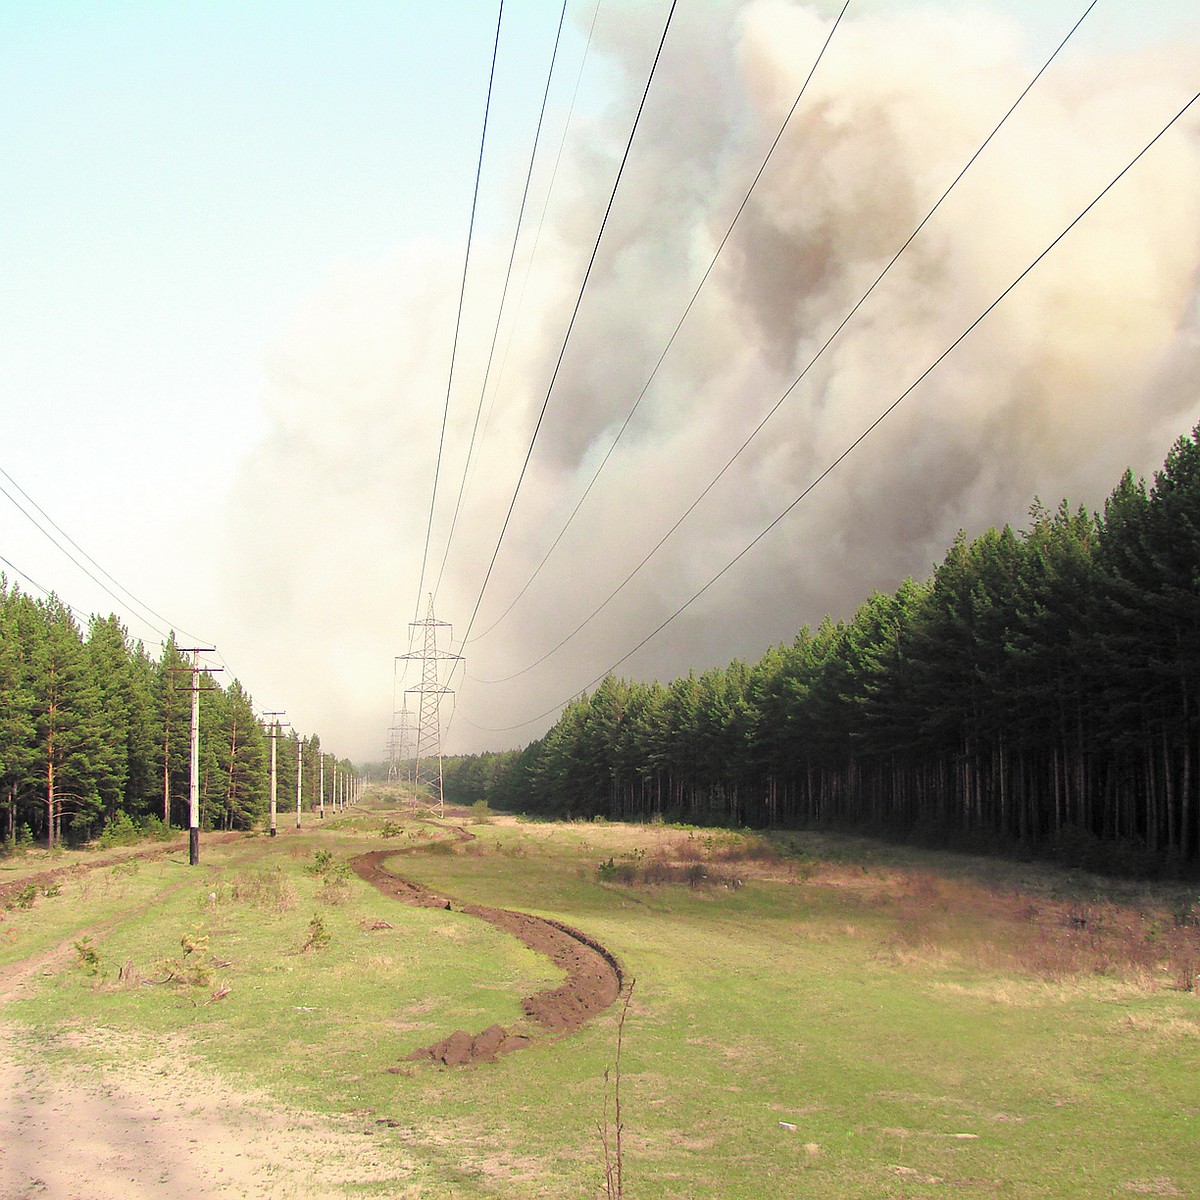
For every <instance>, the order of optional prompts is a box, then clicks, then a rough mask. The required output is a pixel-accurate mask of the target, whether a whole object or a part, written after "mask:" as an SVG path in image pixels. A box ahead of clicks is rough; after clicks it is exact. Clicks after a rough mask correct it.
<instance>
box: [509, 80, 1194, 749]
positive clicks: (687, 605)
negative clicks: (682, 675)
mask: <svg viewBox="0 0 1200 1200" xmlns="http://www.w3.org/2000/svg"><path fill="white" fill-rule="evenodd" d="M1197 100H1200V92H1197V93H1196V94H1195V95H1193V96H1192V98H1191V99H1190V100H1188V102H1187V103H1186V104H1185V105H1184V106H1183V107H1182V108H1181V109H1180V110H1179V111H1178V112H1177V113H1176V114H1175V115H1174V116H1173V117H1171V119H1170V120H1169V121H1167V123H1166V124H1165V125H1164V126H1163V127H1162V128H1161V129H1160V130H1159V131H1158V132H1157V133H1156V134H1155V135H1154V136H1153V137H1152V138H1151V139H1150V140H1149V141H1148V142H1147V143H1146V144H1145V146H1143V147H1142V149H1141V150H1139V151H1138V152H1137V154H1135V155H1134V157H1133V158H1132V159H1130V161H1129V162H1128V163H1126V165H1125V166H1124V167H1122V168H1121V170H1120V171H1119V172H1118V173H1117V174H1116V175H1115V176H1114V177H1113V178H1112V179H1111V180H1110V181H1109V183H1108V184H1106V185H1105V187H1104V188H1103V189H1102V190H1101V191H1100V192H1099V193H1098V194H1097V195H1096V196H1095V197H1094V199H1092V200H1091V201H1090V202H1089V203H1088V205H1087V206H1086V207H1085V208H1084V209H1083V210H1082V211H1081V212H1080V213H1079V214H1078V215H1077V216H1076V217H1074V218H1073V219H1072V220H1071V222H1070V223H1069V224H1068V225H1067V226H1066V228H1064V229H1063V230H1062V232H1061V233H1059V234H1058V236H1057V237H1056V238H1055V239H1054V240H1053V241H1052V242H1051V243H1050V244H1049V245H1048V246H1047V247H1046V248H1045V249H1044V250H1042V251H1041V253H1040V254H1038V255H1037V257H1036V258H1034V260H1033V261H1032V262H1031V263H1030V264H1029V265H1028V266H1027V267H1026V268H1025V269H1024V270H1023V271H1022V272H1021V273H1020V274H1019V275H1018V276H1017V277H1016V278H1015V279H1014V280H1013V281H1012V282H1011V283H1010V284H1008V286H1007V287H1005V288H1004V290H1003V291H1001V292H1000V294H999V295H998V296H997V297H996V298H995V299H994V300H993V301H992V302H991V303H990V304H988V305H987V307H986V308H984V309H983V311H982V312H981V313H980V314H979V315H978V316H977V317H976V318H975V319H974V320H973V321H972V322H971V323H970V324H969V325H968V326H967V327H966V328H965V329H964V330H963V331H962V333H960V334H959V335H958V336H957V337H956V338H955V339H954V341H952V342H951V343H950V345H949V346H947V347H946V349H945V350H943V351H942V352H941V354H939V355H938V356H937V358H935V359H934V360H933V362H932V363H930V365H929V366H928V367H926V368H925V370H924V371H922V372H921V374H920V375H918V376H917V378H916V379H915V380H913V382H912V383H911V384H909V386H908V387H907V388H905V389H904V391H903V392H901V393H900V395H899V396H897V397H896V399H895V400H893V401H892V402H891V404H889V405H888V406H887V407H886V408H885V409H884V410H883V411H882V412H881V413H880V414H879V415H878V416H877V417H876V418H875V419H874V420H873V421H872V422H871V423H870V424H869V425H868V426H867V427H866V428H865V429H864V430H863V431H862V433H860V434H859V435H858V436H857V437H856V438H855V439H854V440H853V441H852V442H851V443H850V444H849V445H848V446H847V447H846V448H845V449H844V450H843V451H842V452H841V453H840V454H838V455H837V457H836V458H834V459H833V461H832V462H830V463H829V465H828V466H826V467H825V468H824V469H823V470H822V471H821V472H820V473H819V474H818V475H816V476H815V477H814V478H813V479H812V480H811V481H810V482H809V483H808V485H807V486H806V487H805V488H804V489H803V490H802V491H801V492H800V493H799V495H797V496H796V497H795V498H794V499H793V500H792V501H791V502H790V503H789V504H788V505H787V506H786V507H785V508H784V509H783V510H782V511H781V512H780V513H779V514H778V515H777V516H776V517H775V518H774V519H773V520H772V521H771V522H770V523H769V524H768V525H767V526H766V527H765V528H764V529H762V530H761V531H760V532H759V533H758V534H757V535H756V536H755V537H754V538H753V539H752V540H751V541H750V542H748V543H747V544H746V545H745V546H744V547H743V548H742V549H741V550H740V551H739V552H738V553H737V554H736V555H734V557H733V558H731V559H730V560H729V561H728V562H727V563H726V564H725V565H724V566H723V567H722V568H721V569H720V570H719V571H718V572H717V573H716V574H715V575H713V576H712V577H711V578H710V579H709V580H708V582H707V583H705V584H704V586H703V587H701V588H699V589H698V590H697V591H695V592H693V593H692V595H691V596H690V597H689V598H688V599H687V600H685V601H684V602H683V603H682V604H681V605H680V606H679V607H678V608H677V609H675V611H674V612H673V613H671V615H670V616H669V617H667V618H666V619H665V620H663V621H661V622H660V623H659V624H658V625H656V626H655V627H654V629H652V630H651V631H650V632H649V633H648V634H646V636H645V637H643V638H642V640H641V641H640V642H638V643H637V645H635V646H634V647H633V648H632V649H630V650H628V651H626V653H625V654H623V655H622V656H621V657H620V658H618V659H617V660H616V661H615V662H614V663H611V664H610V665H609V666H608V667H607V668H606V669H605V670H604V671H602V672H601V673H600V674H599V675H597V676H596V677H595V678H594V679H592V680H591V681H590V682H589V683H587V684H585V685H584V687H583V688H582V689H581V690H580V691H576V692H573V693H572V694H571V695H570V696H568V697H567V698H566V699H564V700H561V701H559V703H558V704H555V705H554V706H552V707H551V708H548V709H546V710H545V711H544V712H541V713H539V714H538V715H537V716H535V717H530V718H529V720H527V721H522V722H520V723H519V724H517V725H508V726H504V727H502V728H499V729H491V730H489V732H492V733H505V732H509V731H511V730H515V729H522V728H524V727H525V726H527V725H532V724H534V723H535V722H537V721H541V720H543V719H544V718H546V717H548V716H551V715H552V714H553V713H555V712H557V711H558V710H560V709H561V708H562V707H563V706H564V705H566V704H568V703H570V701H571V700H572V699H574V698H575V697H576V696H578V695H580V694H582V693H583V692H587V691H589V690H590V689H591V688H593V687H595V686H596V684H598V683H599V682H600V681H601V680H603V679H605V678H606V677H607V676H608V675H611V674H612V672H613V671H615V670H616V669H617V668H618V667H620V666H621V665H623V664H624V663H626V662H628V660H629V659H631V658H632V657H633V656H634V655H635V654H636V653H637V652H638V651H639V650H641V649H642V647H643V646H645V645H647V644H648V643H649V642H651V641H652V640H653V639H654V638H656V637H657V636H658V635H659V634H660V633H662V631H663V630H664V629H666V628H667V626H669V625H670V624H671V623H672V622H673V621H675V620H676V619H677V618H678V617H680V616H682V615H683V613H685V612H686V611H687V610H688V609H689V608H690V607H691V606H692V605H693V604H694V603H695V602H696V601H697V600H699V599H700V597H701V596H703V595H704V594H705V593H706V592H707V591H708V590H709V589H710V588H711V587H712V586H713V585H714V584H715V583H717V581H718V580H720V579H721V578H723V577H724V576H725V575H726V574H727V573H728V572H729V571H730V570H732V568H733V567H734V566H736V565H737V564H738V563H739V562H740V561H741V560H742V559H743V558H745V556H746V555H747V554H749V553H750V551H751V550H753V549H754V547H755V546H757V545H758V543H759V542H761V541H762V540H763V538H765V537H766V536H767V535H768V534H769V533H770V532H771V531H772V530H773V529H775V528H776V526H778V525H779V524H780V522H782V521H783V520H784V518H785V517H787V516H788V515H789V514H790V513H791V512H792V511H793V510H794V509H795V508H796V507H797V506H798V505H799V504H800V503H801V502H802V501H803V500H805V499H806V498H807V497H808V496H809V494H810V493H811V492H812V491H813V490H814V489H815V488H816V487H817V486H818V485H819V484H820V483H821V482H822V481H823V480H825V479H826V478H827V477H828V476H829V475H830V474H832V473H833V471H834V470H835V469H836V468H837V467H838V466H839V465H840V464H841V463H842V462H844V461H845V460H846V459H847V458H848V457H849V456H850V454H851V453H853V451H854V450H855V449H857V447H858V446H860V445H861V444H862V443H863V442H864V441H865V440H866V439H867V438H868V437H869V436H870V435H871V434H872V433H873V432H874V431H875V430H876V429H877V428H878V427H879V426H880V425H881V424H882V423H883V422H884V421H885V420H886V419H887V418H888V417H889V416H890V415H891V414H892V413H893V412H895V411H896V409H897V408H899V407H900V405H901V404H902V403H903V402H904V401H905V400H906V399H907V398H908V397H909V396H910V395H911V394H912V393H913V392H914V391H915V390H916V389H917V388H918V387H919V386H920V385H921V384H922V383H923V382H924V381H925V380H926V379H927V378H928V377H929V376H930V375H931V374H933V372H934V371H935V370H936V369H937V368H938V366H940V365H941V363H943V362H944V361H945V360H946V359H947V358H948V357H949V356H950V355H951V354H952V353H953V352H954V351H955V350H956V349H957V348H958V347H959V346H960V345H961V344H962V342H964V341H965V340H966V339H967V337H969V336H970V334H971V333H973V332H974V330H975V329H976V328H977V327H978V326H979V325H980V324H981V323H982V322H983V321H984V320H985V319H986V318H987V317H988V316H989V315H990V314H991V313H992V312H993V311H994V310H995V309H996V308H997V307H998V306H999V305H1000V304H1001V303H1002V302H1003V301H1004V299H1005V298H1006V297H1007V296H1008V295H1009V294H1010V293H1011V292H1012V291H1013V290H1014V289H1015V288H1016V287H1018V286H1019V285H1020V284H1021V282H1022V281H1023V280H1024V279H1025V278H1026V276H1028V275H1029V274H1030V273H1031V272H1032V271H1033V270H1034V269H1035V268H1036V267H1037V266H1038V264H1039V263H1041V262H1042V260H1043V259H1044V258H1046V257H1047V255H1049V254H1050V253H1051V252H1052V251H1053V250H1054V249H1055V247H1056V246H1058V244H1059V243H1060V242H1061V241H1062V240H1063V239H1064V238H1065V237H1066V236H1067V235H1068V234H1069V233H1070V232H1071V231H1072V230H1073V229H1074V228H1075V227H1076V226H1077V225H1078V224H1079V223H1080V222H1081V221H1082V220H1083V219H1084V218H1085V217H1086V216H1087V215H1088V213H1090V212H1091V211H1092V209H1094V208H1095V207H1096V205H1097V204H1099V203H1100V201H1101V200H1103V199H1104V197H1105V196H1106V195H1108V193H1109V192H1110V191H1112V189H1113V188H1114V187H1116V185H1117V184H1118V183H1119V182H1120V181H1121V180H1122V179H1123V178H1124V177H1125V176H1126V175H1127V174H1128V173H1129V172H1130V171H1131V170H1132V169H1133V168H1134V166H1136V165H1137V163H1138V162H1140V161H1141V159H1142V158H1143V157H1144V156H1145V155H1146V154H1147V153H1149V151H1150V150H1151V149H1152V148H1153V147H1154V146H1155V144H1156V143H1157V142H1158V141H1159V140H1160V139H1161V138H1163V137H1164V136H1165V135H1166V134H1167V132H1168V131H1169V130H1170V129H1171V128H1172V127H1173V126H1174V125H1175V124H1176V123H1177V122H1178V121H1179V120H1180V119H1181V118H1182V117H1183V116H1184V114H1185V113H1186V112H1187V111H1188V110H1189V109H1190V108H1191V107H1192V106H1193V105H1194V104H1195V103H1196V101H1197Z"/></svg>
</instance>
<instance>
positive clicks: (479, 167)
mask: <svg viewBox="0 0 1200 1200" xmlns="http://www.w3.org/2000/svg"><path fill="white" fill-rule="evenodd" d="M503 21H504V0H500V10H499V13H498V15H497V17H496V41H495V44H494V45H493V47H492V69H491V73H490V74H489V75H488V88H487V101H486V103H485V104H484V108H483V132H482V133H481V135H480V138H479V159H478V162H477V163H476V165H475V191H474V194H473V195H472V197H471V219H470V221H469V223H468V225H467V250H466V254H465V255H464V257H463V269H462V284H461V286H460V288H459V293H458V315H457V317H456V318H455V321H454V341H453V344H452V346H451V350H450V370H449V372H448V375H447V378H446V403H445V405H444V407H443V408H442V429H441V433H440V435H439V437H438V452H437V461H436V462H435V464H434V469H433V489H432V493H431V495H430V497H429V521H428V523H427V525H426V528H425V549H424V551H423V552H422V554H421V577H420V583H419V585H418V587H417V610H416V611H417V616H418V617H419V616H420V611H421V609H420V605H421V595H422V593H423V592H424V590H425V568H426V566H427V564H428V561H429V543H430V540H431V539H432V537H433V514H434V512H435V510H436V508H437V493H438V480H439V478H440V476H441V472H442V452H443V450H444V449H445V445H446V424H447V421H448V419H449V416H450V391H451V388H452V386H453V384H454V362H455V358H456V357H457V354H458V338H459V333H460V331H461V329H462V314H463V303H464V300H465V298H466V294H467V269H468V267H469V266H470V262H471V242H472V240H473V238H474V235H475V212H476V209H477V208H478V205H479V180H480V178H481V176H482V175H483V151H484V147H485V146H486V145H487V127H488V116H489V114H490V113H491V110H492V85H493V84H494V83H495V81H496V59H497V58H498V56H499V53H500V26H501V24H502V23H503Z"/></svg>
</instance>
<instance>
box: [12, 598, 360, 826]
mask: <svg viewBox="0 0 1200 1200" xmlns="http://www.w3.org/2000/svg"><path fill="white" fill-rule="evenodd" d="M191 682H192V679H191V673H190V663H189V662H188V660H187V659H186V658H185V657H184V656H183V655H182V654H180V652H179V650H178V649H177V648H176V644H175V642H174V639H173V638H172V639H171V640H169V641H168V643H167V645H166V646H165V647H164V649H163V651H162V654H161V656H160V658H159V659H158V660H157V661H154V660H152V659H151V658H150V657H149V656H148V655H147V653H146V652H145V650H144V648H143V647H142V645H141V644H140V643H136V644H135V643H133V642H131V641H130V639H129V636H128V634H127V633H126V631H125V628H124V627H123V626H122V624H121V622H120V621H119V620H118V619H117V618H116V617H115V616H109V617H106V618H103V619H102V618H100V617H93V618H92V619H91V621H90V623H89V625H88V629H87V632H86V634H85V633H84V632H83V631H82V630H81V629H80V627H79V625H78V624H77V623H76V621H75V619H74V617H73V616H72V614H71V612H70V610H69V609H68V608H67V607H66V605H64V604H63V603H62V601H60V600H58V599H57V598H56V597H55V596H53V595H52V596H50V597H49V598H48V599H46V600H35V599H33V598H32V597H30V596H29V595H27V594H25V593H23V592H21V591H20V590H19V589H18V588H15V587H12V588H10V587H9V585H8V583H7V581H6V580H5V578H4V576H3V575H0V837H3V840H4V841H5V842H6V843H8V844H9V845H12V844H13V843H14V842H17V841H21V840H24V839H28V838H36V839H38V840H42V841H45V842H47V843H48V844H50V845H53V844H55V843H57V842H59V841H60V840H62V839H66V840H68V841H80V840H83V839H86V838H87V837H89V836H91V835H93V834H95V833H97V832H99V831H100V830H101V829H102V827H103V826H104V825H105V824H106V823H107V822H111V821H113V820H115V819H116V818H117V814H118V813H119V812H120V813H124V814H125V815H126V816H127V817H129V818H130V819H131V820H132V821H134V822H135V823H138V824H142V825H147V826H155V827H157V822H162V823H163V824H165V825H171V826H175V827H179V826H181V825H182V826H186V825H187V823H188V788H189V775H190V752H191V732H190V731H191V691H190V688H191ZM201 686H202V687H204V688H211V689H212V690H206V691H205V692H204V693H203V695H202V697H201V704H200V814H201V828H203V829H245V828H249V827H250V826H251V825H253V823H254V822H255V821H256V820H258V819H259V818H260V817H261V816H262V814H263V813H264V812H265V811H266V807H267V804H268V797H269V760H270V749H269V747H270V743H269V739H268V738H267V735H266V734H265V733H264V731H263V727H262V725H261V724H260V722H259V720H258V718H257V717H256V716H255V714H254V710H253V706H252V702H251V699H250V696H249V695H247V693H246V692H245V691H244V690H243V688H242V686H241V684H239V683H238V682H237V681H236V680H235V681H234V682H233V683H232V684H230V685H229V686H228V687H226V688H221V687H218V686H217V683H216V682H215V680H214V679H213V677H212V676H209V675H207V674H204V675H202V676H201ZM300 754H303V756H304V757H303V763H302V764H301V783H302V786H303V790H304V804H305V807H306V808H309V807H312V805H313V803H314V799H315V798H316V796H317V788H318V784H319V781H320V772H319V770H318V756H319V755H320V754H321V743H320V739H319V738H317V737H315V736H314V737H308V738H301V737H300V736H299V735H298V734H297V733H296V732H295V731H294V730H292V731H288V732H287V734H286V736H280V737H279V738H278V739H277V745H276V793H277V796H278V798H279V805H280V808H281V810H282V811H284V812H287V811H288V810H289V808H291V809H292V810H293V811H294V806H295V797H296V767H297V758H298V756H299V755H300ZM325 758H326V768H325V799H326V802H327V803H328V802H330V800H331V799H332V796H331V787H332V777H333V771H332V769H331V768H332V765H333V763H332V760H331V758H330V756H329V755H326V756H325ZM337 766H338V769H339V770H341V771H345V772H349V771H351V766H350V764H349V762H346V761H341V762H339V763H338V764H337Z"/></svg>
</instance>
